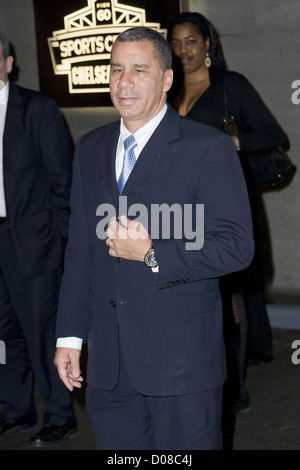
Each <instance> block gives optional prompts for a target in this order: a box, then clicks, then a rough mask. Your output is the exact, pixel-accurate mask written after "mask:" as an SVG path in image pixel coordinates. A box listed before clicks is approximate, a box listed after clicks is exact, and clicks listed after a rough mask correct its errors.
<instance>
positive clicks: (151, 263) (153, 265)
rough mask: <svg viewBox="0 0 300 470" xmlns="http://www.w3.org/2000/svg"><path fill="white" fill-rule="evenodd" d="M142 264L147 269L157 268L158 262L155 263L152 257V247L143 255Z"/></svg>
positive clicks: (153, 256)
mask: <svg viewBox="0 0 300 470" xmlns="http://www.w3.org/2000/svg"><path fill="white" fill-rule="evenodd" d="M144 263H145V265H146V266H148V267H149V268H156V266H158V262H157V261H156V259H155V255H154V248H153V245H152V246H151V247H150V248H149V250H148V251H147V253H146V254H145V256H144Z"/></svg>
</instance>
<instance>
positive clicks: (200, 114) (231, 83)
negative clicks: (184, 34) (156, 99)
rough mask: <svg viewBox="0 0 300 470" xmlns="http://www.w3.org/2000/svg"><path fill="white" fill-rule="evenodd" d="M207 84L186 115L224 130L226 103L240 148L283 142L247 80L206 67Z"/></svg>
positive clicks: (266, 145)
mask: <svg viewBox="0 0 300 470" xmlns="http://www.w3.org/2000/svg"><path fill="white" fill-rule="evenodd" d="M209 73H210V82H211V85H210V87H209V88H208V89H207V90H206V91H205V92H204V93H203V95H202V96H201V97H200V98H199V99H198V100H197V101H196V103H195V104H194V105H193V107H192V108H191V110H190V111H189V113H188V114H187V117H189V118H191V119H194V120H196V121H199V122H202V123H203V124H207V125H209V126H213V127H216V128H218V129H220V130H222V131H224V132H226V130H225V125H224V121H223V118H224V116H225V100H224V91H223V86H225V89H226V95H227V106H228V109H229V114H230V116H233V117H234V119H235V122H236V125H237V128H238V131H239V132H238V138H239V141H240V145H241V151H245V152H250V151H254V150H267V149H269V148H275V147H278V146H279V145H283V144H284V142H285V134H284V132H283V131H282V129H281V127H280V126H279V124H278V123H277V121H276V119H275V118H274V117H273V116H272V114H271V113H270V111H269V110H268V108H267V106H266V105H265V104H264V102H263V101H262V99H261V98H260V96H259V94H258V93H257V91H256V90H255V89H254V87H253V86H252V85H251V84H250V83H249V81H248V80H247V79H246V78H245V77H244V76H243V75H241V74H239V73H237V72H227V71H220V70H217V69H215V68H213V67H211V68H210V69H209Z"/></svg>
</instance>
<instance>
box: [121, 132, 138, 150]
mask: <svg viewBox="0 0 300 470" xmlns="http://www.w3.org/2000/svg"><path fill="white" fill-rule="evenodd" d="M136 146H137V143H136V140H135V138H134V136H133V135H132V134H130V135H129V136H128V137H126V139H125V140H124V147H125V151H126V150H129V149H130V148H131V147H132V148H134V147H136Z"/></svg>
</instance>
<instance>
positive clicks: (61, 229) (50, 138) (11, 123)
mask: <svg viewBox="0 0 300 470" xmlns="http://www.w3.org/2000/svg"><path fill="white" fill-rule="evenodd" d="M58 143H59V144H58ZM3 174H4V188H5V200H6V208H7V219H8V222H9V224H10V225H11V226H12V230H11V239H12V246H13V248H14V251H15V254H16V256H17V260H18V264H19V268H20V270H21V273H22V274H23V276H25V277H35V276H39V275H41V274H45V273H46V272H49V271H52V270H53V269H56V268H58V267H59V266H61V265H62V262H63V249H64V243H65V242H64V240H65V238H66V237H67V234H68V223H69V216H70V210H69V204H70V200H69V197H70V187H71V176H72V156H71V145H70V138H69V135H68V132H67V129H66V127H65V125H64V122H63V119H62V117H61V115H60V113H59V110H58V108H57V105H56V103H55V102H54V101H53V100H52V99H51V98H49V97H47V96H45V95H43V94H42V93H39V92H36V91H33V90H28V89H25V88H22V87H19V86H17V85H15V84H14V83H10V84H9V97H8V104H7V112H6V121H5V128H4V135H3Z"/></svg>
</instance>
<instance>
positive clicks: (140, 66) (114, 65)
mask: <svg viewBox="0 0 300 470" xmlns="http://www.w3.org/2000/svg"><path fill="white" fill-rule="evenodd" d="M110 65H111V67H122V64H120V63H119V62H111V64H110ZM132 67H138V68H143V69H148V68H149V65H147V64H132Z"/></svg>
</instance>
